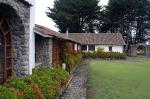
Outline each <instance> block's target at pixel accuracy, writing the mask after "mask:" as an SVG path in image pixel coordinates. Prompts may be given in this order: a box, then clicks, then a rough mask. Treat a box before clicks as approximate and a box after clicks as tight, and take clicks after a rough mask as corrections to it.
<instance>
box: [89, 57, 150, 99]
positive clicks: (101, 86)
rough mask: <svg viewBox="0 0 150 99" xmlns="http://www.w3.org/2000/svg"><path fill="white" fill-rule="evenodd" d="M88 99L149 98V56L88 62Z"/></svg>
mask: <svg viewBox="0 0 150 99" xmlns="http://www.w3.org/2000/svg"><path fill="white" fill-rule="evenodd" d="M87 86H88V91H87V92H88V93H87V94H88V99H150V58H144V57H140V58H129V59H128V60H126V61H102V60H92V61H90V62H89V77H88V83H87Z"/></svg>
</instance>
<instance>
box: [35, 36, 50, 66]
mask: <svg viewBox="0 0 150 99" xmlns="http://www.w3.org/2000/svg"><path fill="white" fill-rule="evenodd" d="M35 42H36V43H35V47H36V48H35V49H36V51H35V52H36V55H35V58H36V66H51V65H52V39H50V38H44V37H42V36H40V35H38V34H36V39H35Z"/></svg>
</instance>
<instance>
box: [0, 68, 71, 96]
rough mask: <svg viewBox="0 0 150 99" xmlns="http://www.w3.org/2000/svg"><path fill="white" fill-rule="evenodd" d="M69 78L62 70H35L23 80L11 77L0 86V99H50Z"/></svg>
mask: <svg viewBox="0 0 150 99" xmlns="http://www.w3.org/2000/svg"><path fill="white" fill-rule="evenodd" d="M68 78H69V74H68V72H66V71H65V70H64V69H62V68H54V69H50V68H42V67H39V68H35V69H34V70H33V74H32V75H28V76H26V77H25V78H18V77H13V78H11V79H10V81H9V82H8V83H5V84H3V86H0V99H51V98H55V97H56V96H57V95H58V92H59V89H60V88H61V87H62V86H64V85H65V84H66V82H67V80H68Z"/></svg>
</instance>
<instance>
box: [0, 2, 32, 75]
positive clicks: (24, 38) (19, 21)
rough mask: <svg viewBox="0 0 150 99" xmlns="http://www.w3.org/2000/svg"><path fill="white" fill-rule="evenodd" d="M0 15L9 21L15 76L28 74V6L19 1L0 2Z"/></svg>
mask: <svg viewBox="0 0 150 99" xmlns="http://www.w3.org/2000/svg"><path fill="white" fill-rule="evenodd" d="M0 9H1V10H0V15H1V16H2V17H5V18H7V19H9V23H10V25H11V31H12V32H13V65H14V70H15V74H16V75H17V76H24V75H26V74H28V73H29V23H30V22H29V21H30V20H29V19H30V18H29V17H30V5H29V4H28V3H24V2H21V0H0Z"/></svg>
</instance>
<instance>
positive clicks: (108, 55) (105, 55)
mask: <svg viewBox="0 0 150 99" xmlns="http://www.w3.org/2000/svg"><path fill="white" fill-rule="evenodd" d="M82 55H83V58H112V59H126V57H127V54H126V53H119V52H103V49H98V51H97V52H82Z"/></svg>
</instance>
